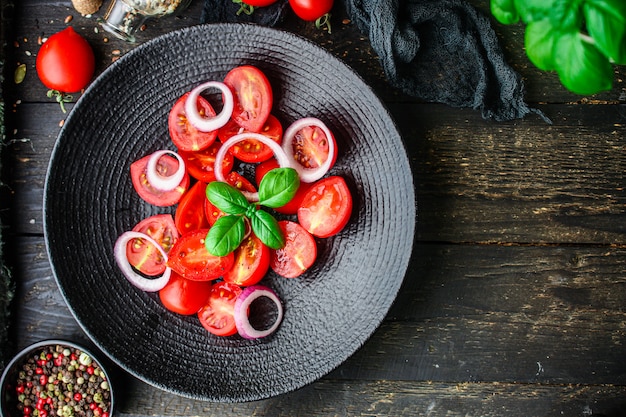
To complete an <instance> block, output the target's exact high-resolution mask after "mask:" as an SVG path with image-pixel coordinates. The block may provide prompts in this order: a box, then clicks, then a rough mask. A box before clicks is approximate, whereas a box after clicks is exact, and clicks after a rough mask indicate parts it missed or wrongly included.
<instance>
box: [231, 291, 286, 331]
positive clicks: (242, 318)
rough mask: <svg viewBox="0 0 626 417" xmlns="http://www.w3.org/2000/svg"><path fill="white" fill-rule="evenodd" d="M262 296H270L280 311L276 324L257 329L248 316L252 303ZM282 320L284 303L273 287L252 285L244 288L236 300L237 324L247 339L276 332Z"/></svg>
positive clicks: (278, 311)
mask: <svg viewBox="0 0 626 417" xmlns="http://www.w3.org/2000/svg"><path fill="white" fill-rule="evenodd" d="M260 297H267V298H269V299H270V300H271V301H272V302H273V303H274V304H275V305H276V309H277V313H278V315H277V317H276V321H275V322H274V324H272V325H271V326H270V327H269V328H268V329H266V330H257V329H255V328H254V327H252V325H251V324H250V318H249V317H248V310H249V307H250V304H252V302H253V301H255V300H256V299H258V298H260ZM282 320H283V305H282V303H281V302H280V299H279V298H278V296H277V295H276V293H275V292H274V291H273V290H272V289H271V288H268V287H266V286H264V285H252V286H250V287H247V288H244V290H243V291H242V292H241V294H240V295H239V297H237V301H235V325H236V326H237V331H238V332H239V335H240V336H241V337H243V338H245V339H260V338H262V337H265V336H268V335H270V334H272V333H274V331H275V330H276V329H277V328H278V326H279V325H280V323H281V322H282Z"/></svg>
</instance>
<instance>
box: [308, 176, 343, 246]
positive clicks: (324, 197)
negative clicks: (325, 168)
mask: <svg viewBox="0 0 626 417" xmlns="http://www.w3.org/2000/svg"><path fill="white" fill-rule="evenodd" d="M351 213H352V194H351V193H350V190H349V189H348V185H347V184H346V181H345V180H344V179H343V178H342V177H339V176H332V177H327V178H323V179H321V180H319V181H317V182H316V183H314V184H313V186H311V188H310V189H309V191H308V192H307V193H306V195H305V196H304V199H303V200H302V204H301V206H300V208H299V209H298V222H300V224H301V225H302V227H304V228H305V229H306V230H307V231H308V232H309V233H311V234H312V235H314V236H317V237H322V238H325V237H330V236H332V235H335V234H337V233H339V231H340V230H341V229H343V228H344V226H345V225H346V224H347V223H348V220H349V219H350V214H351Z"/></svg>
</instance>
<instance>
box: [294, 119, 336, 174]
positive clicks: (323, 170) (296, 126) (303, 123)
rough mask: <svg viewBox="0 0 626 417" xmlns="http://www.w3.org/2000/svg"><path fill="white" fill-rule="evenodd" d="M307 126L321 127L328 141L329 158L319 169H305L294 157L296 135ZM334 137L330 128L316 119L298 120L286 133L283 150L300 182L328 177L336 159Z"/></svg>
mask: <svg viewBox="0 0 626 417" xmlns="http://www.w3.org/2000/svg"><path fill="white" fill-rule="evenodd" d="M307 126H316V127H319V128H320V129H322V132H324V134H325V135H326V138H327V139H328V158H326V160H325V161H324V163H323V164H322V165H320V166H319V167H318V168H305V167H303V166H302V165H301V164H300V163H299V162H298V161H296V159H295V158H294V155H293V148H292V146H293V140H294V138H295V137H296V133H298V131H300V130H301V129H302V128H305V127H307ZM332 137H333V135H332V133H331V132H330V129H328V126H326V124H325V123H324V122H322V121H321V120H320V119H318V118H316V117H304V118H302V119H298V120H296V121H295V122H293V123H292V124H291V125H290V126H289V127H288V128H287V129H286V130H285V133H284V134H283V144H282V148H283V151H284V153H285V155H286V156H287V159H289V166H290V167H291V168H293V169H295V170H296V171H297V172H298V176H299V177H300V181H303V182H308V183H311V182H315V181H317V180H319V179H320V178H322V177H323V176H324V175H326V173H327V172H328V170H329V169H330V167H331V165H332V163H333V160H334V159H335V152H336V150H335V142H334V141H333V140H332Z"/></svg>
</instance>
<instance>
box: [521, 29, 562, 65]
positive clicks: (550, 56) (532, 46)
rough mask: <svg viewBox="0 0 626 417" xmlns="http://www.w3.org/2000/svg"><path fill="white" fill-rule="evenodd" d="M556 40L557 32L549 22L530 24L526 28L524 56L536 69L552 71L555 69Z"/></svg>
mask: <svg viewBox="0 0 626 417" xmlns="http://www.w3.org/2000/svg"><path fill="white" fill-rule="evenodd" d="M557 38H558V31H557V30H556V29H555V28H554V27H553V26H552V24H551V23H550V21H549V20H547V19H544V20H539V21H536V22H531V23H529V24H528V26H526V33H525V34H524V43H525V46H526V55H528V58H529V59H530V62H532V63H533V64H534V65H535V66H536V67H537V68H539V69H541V70H544V71H552V70H554V69H555V68H556V64H555V63H554V45H555V43H556V40H557Z"/></svg>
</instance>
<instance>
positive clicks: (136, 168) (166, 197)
mask: <svg viewBox="0 0 626 417" xmlns="http://www.w3.org/2000/svg"><path fill="white" fill-rule="evenodd" d="M149 159H150V155H147V156H144V157H143V158H141V159H138V160H137V161H135V162H133V163H132V164H131V165H130V178H131V181H132V183H133V187H134V188H135V191H137V194H139V196H140V197H141V198H142V199H143V200H145V201H146V202H148V203H150V204H153V205H155V206H159V207H167V206H171V205H174V204H176V203H178V201H180V199H181V197H182V196H183V194H185V192H186V191H187V188H189V183H190V180H189V175H188V174H185V176H184V177H183V180H182V181H181V182H180V185H179V186H178V187H176V188H175V189H173V190H172V191H159V190H156V189H154V188H153V187H152V186H151V185H150V183H149V182H148V178H147V177H146V168H147V166H148V160H149ZM177 169H178V160H177V159H176V158H174V157H173V156H170V155H163V156H162V157H161V158H160V159H159V162H158V163H157V170H158V171H159V173H160V174H161V175H163V176H168V175H171V174H172V173H173V172H175V171H176V170H177Z"/></svg>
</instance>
